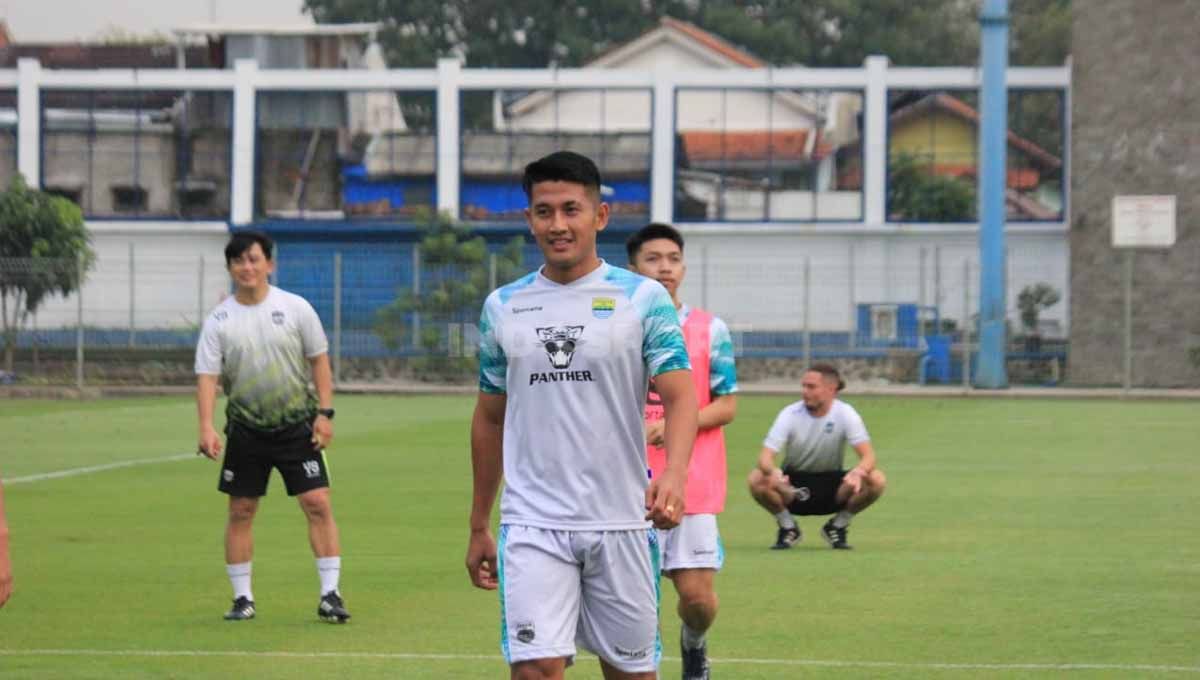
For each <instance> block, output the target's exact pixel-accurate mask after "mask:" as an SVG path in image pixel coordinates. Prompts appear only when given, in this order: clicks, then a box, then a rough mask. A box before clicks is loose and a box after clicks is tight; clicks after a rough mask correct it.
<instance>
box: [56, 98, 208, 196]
mask: <svg viewBox="0 0 1200 680" xmlns="http://www.w3.org/2000/svg"><path fill="white" fill-rule="evenodd" d="M231 112H232V97H231V95H230V94H229V93H227V92H203V93H193V92H186V91H157V90H155V91H142V90H133V91H128V92H122V91H102V90H83V91H73V90H72V91H55V90H49V91H46V92H44V93H43V96H42V110H41V115H42V139H43V143H42V148H41V153H42V186H43V188H45V189H46V190H47V191H50V192H53V193H55V194H58V195H61V196H65V197H67V198H70V199H71V200H73V201H75V202H76V203H78V204H79V206H80V207H81V208H82V209H83V213H84V215H85V216H87V217H92V218H143V217H170V218H184V219H211V218H224V217H228V214H229V181H230V174H231V172H230V167H231V160H230V159H231V152H232V143H231V133H230V118H231Z"/></svg>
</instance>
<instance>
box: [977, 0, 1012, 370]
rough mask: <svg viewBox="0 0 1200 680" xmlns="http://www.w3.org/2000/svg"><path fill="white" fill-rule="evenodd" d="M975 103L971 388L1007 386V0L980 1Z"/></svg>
mask: <svg viewBox="0 0 1200 680" xmlns="http://www.w3.org/2000/svg"><path fill="white" fill-rule="evenodd" d="M979 23H980V27H981V30H982V40H981V41H980V44H981V50H980V61H981V63H982V65H983V83H982V86H981V87H980V93H979V104H980V112H981V114H982V121H981V122H980V125H979V152H980V153H979V263H980V267H979V269H980V271H979V362H978V369H977V371H976V374H975V386H976V387H982V388H988V389H1000V388H1005V387H1008V371H1007V368H1006V367H1005V364H1004V358H1005V345H1006V344H1007V341H1008V338H1007V325H1006V323H1005V317H1006V314H1005V311H1006V307H1007V305H1006V304H1005V293H1006V283H1005V281H1004V273H1005V272H1004V270H1005V266H1004V258H1005V245H1004V192H1005V185H1006V181H1007V176H1006V175H1007V172H1006V165H1007V160H1006V154H1005V152H1006V151H1007V141H1008V140H1007V137H1008V135H1007V131H1008V87H1007V84H1006V83H1005V74H1006V71H1007V70H1008V0H984V1H983V9H982V11H981V12H980V15H979Z"/></svg>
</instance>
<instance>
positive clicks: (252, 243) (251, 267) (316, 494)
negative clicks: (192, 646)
mask: <svg viewBox="0 0 1200 680" xmlns="http://www.w3.org/2000/svg"><path fill="white" fill-rule="evenodd" d="M273 247H274V243H273V242H272V241H271V238H270V237H269V236H267V235H266V234H264V233H262V232H257V231H242V232H238V233H236V234H234V235H233V237H232V238H230V240H229V244H228V245H226V246H225V263H226V266H227V267H228V268H229V275H230V277H231V278H232V279H233V284H234V294H233V295H231V296H230V297H228V298H226V299H225V301H224V302H222V303H221V304H220V305H217V308H216V309H214V310H213V312H212V313H211V314H209V316H208V319H207V320H206V321H205V322H204V328H203V329H202V330H201V332H200V341H199V342H198V343H197V346H196V406H197V413H198V415H199V420H200V423H199V424H200V428H199V429H200V445H199V448H198V453H200V454H203V455H205V456H208V457H209V458H211V459H213V460H217V458H218V457H219V456H220V455H221V449H222V444H221V436H220V435H219V434H218V433H217V430H216V428H215V427H214V426H213V411H214V410H215V408H216V401H217V384H218V382H219V383H221V384H222V386H223V387H224V390H225V394H226V396H227V397H228V403H227V405H226V408H225V421H226V422H225V434H226V437H227V441H226V443H225V446H224V448H225V457H224V459H223V460H222V462H221V478H220V481H219V483H218V485H217V488H218V489H219V490H220V491H221V492H223V493H226V494H228V495H229V516H228V522H227V524H226V526H225V569H226V572H227V573H228V575H229V581H230V584H231V585H232V586H233V607H232V608H231V609H230V610H229V613H227V614H226V615H225V618H226V620H229V621H244V620H246V619H251V618H254V615H255V611H256V610H255V604H254V594H253V591H252V590H251V587H250V559H251V556H252V555H253V553H254V534H253V525H254V516H255V514H256V513H257V512H258V502H259V499H260V498H261V497H262V496H264V495H266V493H267V481H268V479H269V478H270V475H271V468H276V469H278V470H279V473H280V475H281V476H282V477H283V482H284V485H285V486H286V487H287V493H288V495H289V496H296V497H297V498H298V500H299V502H300V509H301V510H302V511H303V512H304V516H305V518H306V519H307V520H308V539H309V545H310V546H311V547H312V551H313V555H314V556H315V557H316V560H317V575H318V578H319V581H320V584H321V591H320V592H321V594H320V600H319V601H318V602H317V616H319V617H320V618H321V619H322V620H323V621H327V622H330V623H345V622H346V621H347V620H348V619H349V618H350V614H349V613H348V612H347V611H346V606H345V603H344V602H343V601H342V597H341V593H340V592H339V590H338V577H339V575H340V573H341V564H342V561H341V560H342V558H341V546H340V543H339V539H338V527H337V524H336V523H335V522H334V519H333V508H332V505H331V502H330V498H329V469H328V466H327V464H326V462H325V447H326V446H328V445H329V443H330V442H331V441H332V440H333V413H334V412H333V375H332V373H331V371H330V367H329V354H328V351H327V350H328V347H329V343H328V342H327V341H326V339H325V330H324V329H323V328H322V327H321V320H320V319H319V318H318V317H317V313H316V311H314V310H313V308H312V305H310V304H309V303H308V301H306V300H305V299H304V298H302V297H300V296H298V295H293V294H292V293H289V292H287V291H284V290H281V289H279V288H276V287H274V286H272V285H271V284H270V283H269V281H270V279H269V277H270V275H271V272H273V271H275V261H274V259H273V253H272V250H273ZM310 375H311V376H312V381H313V385H314V386H315V388H316V392H315V394H314V392H313V390H312V389H310V388H309V386H308V379H309V376H310Z"/></svg>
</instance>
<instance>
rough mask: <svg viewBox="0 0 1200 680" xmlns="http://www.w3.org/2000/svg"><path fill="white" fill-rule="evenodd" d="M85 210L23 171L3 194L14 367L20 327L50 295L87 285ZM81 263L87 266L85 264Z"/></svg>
mask: <svg viewBox="0 0 1200 680" xmlns="http://www.w3.org/2000/svg"><path fill="white" fill-rule="evenodd" d="M90 240H91V239H90V236H89V235H88V232H87V229H86V228H85V227H84V224H83V213H82V212H81V211H80V210H79V206H77V205H75V204H74V203H72V202H71V201H69V200H67V199H65V198H62V197H59V196H54V195H52V194H48V193H46V192H44V191H38V190H36V189H30V188H29V186H28V185H27V184H26V183H25V178H24V177H23V176H22V175H21V174H20V173H18V174H17V175H16V176H15V177H14V178H13V181H12V184H11V185H10V186H9V187H8V189H7V190H6V191H4V192H3V193H0V318H3V331H4V366H5V369H6V370H8V371H12V368H13V352H14V350H15V349H16V344H17V332H18V331H19V330H20V329H21V327H22V326H24V325H25V323H26V321H28V319H29V316H30V315H31V314H33V313H34V312H36V311H37V309H38V307H39V306H40V305H41V304H42V303H43V302H44V301H45V300H46V298H47V297H49V296H51V295H54V294H60V295H68V294H70V293H71V292H72V291H74V290H78V289H79V287H80V285H82V283H83V280H82V273H83V272H84V271H86V270H87V269H88V268H90V267H91V264H92V262H93V261H94V260H95V253H93V252H92V249H91V244H90ZM81 265H82V266H81Z"/></svg>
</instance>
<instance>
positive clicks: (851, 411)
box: [833, 399, 862, 419]
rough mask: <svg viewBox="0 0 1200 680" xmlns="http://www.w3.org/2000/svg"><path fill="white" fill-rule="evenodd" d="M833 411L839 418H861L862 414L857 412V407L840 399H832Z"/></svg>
mask: <svg viewBox="0 0 1200 680" xmlns="http://www.w3.org/2000/svg"><path fill="white" fill-rule="evenodd" d="M833 411H834V412H835V413H836V415H837V416H838V417H839V418H859V419H861V418H862V416H860V415H859V414H858V409H856V408H854V407H853V406H851V405H850V404H848V403H846V402H844V401H842V400H841V399H834V400H833Z"/></svg>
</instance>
